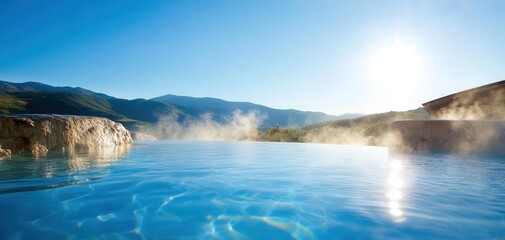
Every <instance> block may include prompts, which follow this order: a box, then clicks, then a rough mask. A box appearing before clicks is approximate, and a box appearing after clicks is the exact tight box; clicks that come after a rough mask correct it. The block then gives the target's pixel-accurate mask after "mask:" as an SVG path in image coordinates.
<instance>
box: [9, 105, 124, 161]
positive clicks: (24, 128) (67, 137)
mask: <svg viewBox="0 0 505 240" xmlns="http://www.w3.org/2000/svg"><path fill="white" fill-rule="evenodd" d="M131 143H132V138H131V136H130V133H129V132H128V130H126V129H125V128H124V127H123V125H121V124H119V123H116V122H113V121H111V120H109V119H106V118H99V117H85V116H71V115H52V114H51V115H47V114H19V115H0V148H1V149H4V150H6V151H8V150H10V151H12V153H18V152H32V153H33V154H34V155H44V154H46V153H47V152H48V151H53V150H55V151H65V152H72V151H75V150H80V149H83V150H92V151H97V150H100V149H104V148H111V147H118V146H127V145H129V144H131Z"/></svg>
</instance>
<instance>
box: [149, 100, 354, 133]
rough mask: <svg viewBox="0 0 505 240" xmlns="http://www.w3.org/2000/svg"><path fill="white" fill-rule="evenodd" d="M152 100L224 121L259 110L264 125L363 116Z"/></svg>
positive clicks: (222, 102) (240, 104)
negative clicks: (230, 117) (232, 116)
mask: <svg viewBox="0 0 505 240" xmlns="http://www.w3.org/2000/svg"><path fill="white" fill-rule="evenodd" d="M151 100H153V101H157V102H162V103H166V104H172V105H175V106H180V107H187V108H191V109H192V110H193V111H194V113H198V114H203V113H212V115H213V117H214V119H215V120H217V121H222V120H223V119H224V118H226V117H227V116H230V115H231V114H233V112H234V111H236V110H240V111H242V112H244V113H247V112H250V111H257V112H258V114H259V115H262V116H267V118H266V119H265V120H264V121H263V126H266V127H268V126H275V125H280V126H305V125H308V124H315V123H320V122H324V121H331V120H338V119H347V118H354V117H357V116H362V115H359V114H344V115H341V116H333V115H328V114H325V113H322V112H308V111H299V110H294V109H286V110H284V109H274V108H270V107H266V106H263V105H258V104H254V103H249V102H229V101H225V100H222V99H217V98H208V97H205V98H195V97H186V96H176V95H171V94H168V95H164V96H161V97H156V98H152V99H151Z"/></svg>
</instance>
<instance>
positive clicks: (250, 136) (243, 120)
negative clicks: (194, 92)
mask: <svg viewBox="0 0 505 240" xmlns="http://www.w3.org/2000/svg"><path fill="white" fill-rule="evenodd" d="M178 117H179V116H178V115H177V114H175V113H174V114H170V115H166V116H162V117H160V118H159V119H158V122H157V123H156V125H155V126H154V128H152V129H150V130H149V131H148V132H150V134H152V135H154V136H156V137H157V138H159V139H184V140H255V139H256V137H257V135H258V127H259V126H260V125H261V123H262V122H263V120H264V119H265V118H266V117H265V116H263V115H260V114H259V113H258V112H256V111H250V112H248V113H242V112H241V111H239V110H236V111H234V112H233V114H232V115H231V116H229V117H225V118H224V120H223V121H222V122H217V121H215V120H214V119H213V118H212V114H210V113H207V114H203V115H201V116H200V117H199V118H198V119H190V120H187V121H185V122H184V123H180V122H179V121H177V119H178Z"/></svg>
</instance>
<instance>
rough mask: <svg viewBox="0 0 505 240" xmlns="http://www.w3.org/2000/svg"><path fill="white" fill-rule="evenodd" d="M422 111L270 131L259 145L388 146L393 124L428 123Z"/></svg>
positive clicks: (386, 114) (385, 114)
mask: <svg viewBox="0 0 505 240" xmlns="http://www.w3.org/2000/svg"><path fill="white" fill-rule="evenodd" d="M426 118H428V115H427V114H426V112H424V110H422V109H416V110H412V111H408V112H387V113H379V114H373V115H368V116H365V117H361V118H356V119H346V120H337V121H330V122H325V123H321V124H315V125H310V126H307V127H304V128H281V127H279V126H276V127H273V128H268V129H266V130H265V131H263V132H261V133H260V134H259V136H258V138H257V140H259V141H273V142H313V143H334V144H358V145H371V146H384V145H386V144H387V137H388V136H387V133H388V128H389V124H390V123H391V122H393V121H395V120H401V119H426Z"/></svg>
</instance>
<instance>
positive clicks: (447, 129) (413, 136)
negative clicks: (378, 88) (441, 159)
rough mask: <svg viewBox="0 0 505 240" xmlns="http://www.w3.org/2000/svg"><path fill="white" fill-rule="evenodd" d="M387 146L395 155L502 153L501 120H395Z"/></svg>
mask: <svg viewBox="0 0 505 240" xmlns="http://www.w3.org/2000/svg"><path fill="white" fill-rule="evenodd" d="M390 133H391V134H392V135H391V136H392V138H391V142H390V144H389V147H390V149H391V150H393V151H397V152H410V151H446V152H476V153H491V154H500V155H501V154H505V121H501V120H398V121H394V122H393V123H391V125H390Z"/></svg>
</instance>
